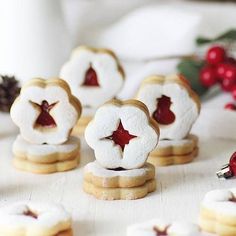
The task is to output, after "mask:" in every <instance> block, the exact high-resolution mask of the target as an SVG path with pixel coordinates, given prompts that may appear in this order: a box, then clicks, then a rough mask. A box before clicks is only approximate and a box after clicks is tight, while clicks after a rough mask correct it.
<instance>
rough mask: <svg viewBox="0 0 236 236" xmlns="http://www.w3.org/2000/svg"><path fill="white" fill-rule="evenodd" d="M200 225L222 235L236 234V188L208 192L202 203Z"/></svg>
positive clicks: (230, 235) (206, 230)
mask: <svg viewBox="0 0 236 236" xmlns="http://www.w3.org/2000/svg"><path fill="white" fill-rule="evenodd" d="M200 227H201V229H202V230H203V231H205V232H209V233H214V234H216V235H220V236H235V235H236V188H234V189H217V190H213V191H210V192H208V193H207V194H206V196H205V198H204V199H203V201H202V204H201V210H200Z"/></svg>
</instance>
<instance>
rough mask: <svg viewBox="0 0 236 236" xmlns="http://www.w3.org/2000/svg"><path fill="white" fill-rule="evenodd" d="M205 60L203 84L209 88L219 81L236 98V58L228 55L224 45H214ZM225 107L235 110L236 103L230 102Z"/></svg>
mask: <svg viewBox="0 0 236 236" xmlns="http://www.w3.org/2000/svg"><path fill="white" fill-rule="evenodd" d="M205 61H206V64H205V66H204V67H203V68H202V69H201V71H200V81H201V83H202V85H203V86H205V87H208V88H209V87H211V86H213V85H215V84H217V83H218V84H220V86H221V88H222V90H224V91H227V92H230V93H231V94H232V97H233V98H234V99H235V100H236V60H235V59H234V58H232V57H230V56H228V55H227V52H226V50H225V49H224V48H223V47H221V46H213V47H211V48H210V49H209V50H208V51H207V54H206V58H205ZM225 108H226V109H231V110H232V109H233V110H234V109H235V105H234V104H232V103H229V104H226V106H225Z"/></svg>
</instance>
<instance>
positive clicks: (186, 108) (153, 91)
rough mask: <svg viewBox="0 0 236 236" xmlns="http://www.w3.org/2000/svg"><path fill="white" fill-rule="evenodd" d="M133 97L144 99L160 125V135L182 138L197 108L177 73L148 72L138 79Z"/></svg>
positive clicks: (193, 96)
mask: <svg viewBox="0 0 236 236" xmlns="http://www.w3.org/2000/svg"><path fill="white" fill-rule="evenodd" d="M137 99H138V100H140V101H142V102H143V103H145V105H146V106H147V107H148V109H149V112H150V114H151V115H152V117H153V118H154V119H155V120H156V121H157V123H158V124H159V126H160V130H161V132H160V139H182V138H185V137H186V136H187V135H188V133H189V131H190V129H191V127H192V125H193V124H194V122H195V120H196V119H197V117H198V115H199V112H200V101H199V98H198V96H197V94H195V93H194V92H193V90H191V88H190V86H189V84H188V82H187V81H186V80H185V79H184V78H183V77H182V76H178V75H173V76H167V77H163V76H151V77H149V78H147V79H146V80H144V82H143V83H142V85H141V87H140V89H139V92H138V95H137Z"/></svg>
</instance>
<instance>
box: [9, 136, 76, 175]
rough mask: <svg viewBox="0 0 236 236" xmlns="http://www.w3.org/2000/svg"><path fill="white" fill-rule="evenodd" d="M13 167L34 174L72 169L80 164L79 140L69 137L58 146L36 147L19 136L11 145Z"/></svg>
mask: <svg viewBox="0 0 236 236" xmlns="http://www.w3.org/2000/svg"><path fill="white" fill-rule="evenodd" d="M13 154H14V158H13V165H14V167H15V168H16V169H19V170H22V171H27V172H32V173H36V174H50V173H54V172H62V171H68V170H71V169H74V168H76V167H77V166H78V164H79V162H80V140H79V139H78V138H75V137H70V138H69V140H68V141H67V142H66V143H64V144H60V145H48V144H45V145H38V144H31V143H29V142H27V141H25V140H24V139H23V138H22V137H21V136H20V135H18V137H17V138H16V140H15V142H14V144H13Z"/></svg>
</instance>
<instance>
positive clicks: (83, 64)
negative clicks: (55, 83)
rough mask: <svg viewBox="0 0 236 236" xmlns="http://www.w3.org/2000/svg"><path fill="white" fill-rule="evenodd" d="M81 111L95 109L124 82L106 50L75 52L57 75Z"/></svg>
mask: <svg viewBox="0 0 236 236" xmlns="http://www.w3.org/2000/svg"><path fill="white" fill-rule="evenodd" d="M60 77H61V78H63V79H65V80H66V81H67V82H68V83H69V85H70V87H71V89H72V92H73V94H74V95H75V96H76V97H77V98H79V100H80V101H81V103H82V105H83V107H95V108H96V107H98V106H100V105H102V104H103V103H105V102H106V101H107V100H110V99H112V98H114V97H115V95H116V94H117V93H118V92H119V90H120V89H121V87H122V85H123V82H124V72H123V69H122V67H121V65H120V64H119V61H118V59H117V57H116V56H115V54H114V53H113V52H112V51H110V50H108V49H95V48H90V47H79V48H77V49H76V50H75V51H74V52H73V54H72V56H71V58H70V60H69V61H68V62H66V63H65V65H64V66H63V67H62V69H61V72H60Z"/></svg>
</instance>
